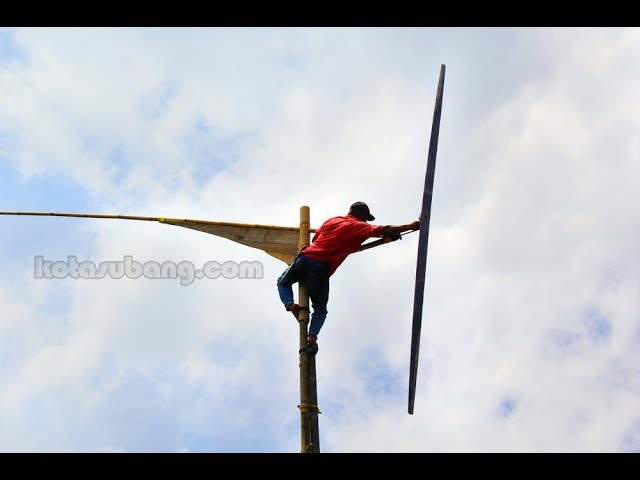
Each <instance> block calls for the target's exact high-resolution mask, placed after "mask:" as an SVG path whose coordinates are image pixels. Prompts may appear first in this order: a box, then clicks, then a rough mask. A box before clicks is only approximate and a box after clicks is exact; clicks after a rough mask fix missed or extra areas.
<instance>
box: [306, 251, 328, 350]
mask: <svg viewBox="0 0 640 480" xmlns="http://www.w3.org/2000/svg"><path fill="white" fill-rule="evenodd" d="M307 281H308V284H309V297H310V298H311V306H312V308H313V315H312V316H311V324H310V325H309V336H308V338H307V339H308V342H309V345H312V346H315V345H316V339H317V338H318V334H319V333H320V329H321V328H322V325H324V321H325V319H326V318H327V313H328V312H327V303H328V301H329V265H327V264H326V263H323V262H315V261H314V262H313V263H312V264H310V265H309V273H308V275H307Z"/></svg>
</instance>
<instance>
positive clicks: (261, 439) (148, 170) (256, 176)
mask: <svg viewBox="0 0 640 480" xmlns="http://www.w3.org/2000/svg"><path fill="white" fill-rule="evenodd" d="M639 59H640V29H638V28H577V27H574V28H534V27H528V28H506V27H501V28H471V27H464V28H463V27H457V28H435V27H432V28H324V27H322V28H321V27H316V28H293V27H292V28H186V27H183V28H159V27H156V28H133V27H122V28H106V27H105V28H1V29H0V92H2V95H0V210H1V211H36V212H38V211H39V212H79V213H98V214H123V215H140V216H166V217H179V218H194V219H204V220H214V221H228V222H239V223H256V224H266V225H283V226H294V227H295V226H298V224H299V209H300V207H301V206H303V205H306V206H309V207H310V212H311V226H312V227H314V228H317V227H319V226H320V225H321V224H322V222H323V221H324V220H326V219H327V218H329V217H332V216H335V215H344V214H346V213H347V211H348V207H349V205H350V204H351V203H353V202H355V201H365V202H367V203H368V204H369V206H370V208H371V211H372V213H373V214H374V215H375V216H376V220H375V222H372V223H374V224H379V225H397V224H404V223H410V222H412V221H413V220H415V219H417V218H418V217H419V215H420V206H421V201H422V193H423V186H424V178H425V172H426V161H427V152H428V146H429V137H430V132H431V125H432V120H433V111H434V105H435V96H436V88H437V82H438V77H439V72H440V67H441V65H446V77H445V82H444V93H443V106H442V117H441V124H440V136H439V143H438V152H437V164H436V170H435V183H434V190H433V203H432V211H431V221H430V235H429V248H428V258H427V270H426V284H425V295H424V310H423V317H422V334H421V343H420V362H419V368H418V378H417V390H416V397H415V410H414V414H413V415H409V414H408V413H407V398H408V378H409V356H410V341H411V322H412V311H413V294H414V281H415V269H416V254H417V240H418V234H415V233H414V234H408V235H406V236H405V237H403V239H402V241H397V242H393V243H390V244H387V245H384V246H381V247H379V248H374V249H370V250H367V251H365V252H360V253H356V254H353V255H351V256H350V257H349V258H347V260H346V261H345V263H343V264H342V266H340V268H339V269H338V271H337V272H336V273H335V275H334V276H333V277H331V291H330V298H329V305H328V311H329V314H328V316H327V320H326V323H325V324H324V327H323V329H322V331H321V333H320V335H319V337H318V344H319V352H318V354H317V357H316V367H317V382H318V383H317V385H318V405H319V407H320V411H321V414H320V415H319V435H320V450H321V452H328V453H350V452H380V453H391V452H456V453H457V452H534V453H537V452H640V295H639V292H640V254H639V253H638V245H640V189H639V188H638V179H639V178H640V110H639V109H638V108H637V106H638V105H639V104H640V61H639ZM0 232H1V236H0V238H1V240H0V261H1V262H2V269H0V311H1V312H2V315H0V338H2V342H0V382H1V383H2V385H3V388H2V389H0V425H2V427H1V428H0V451H4V452H214V453H227V452H233V453H262V452H265V453H296V452H299V451H300V442H301V441H300V413H299V410H298V405H299V403H300V391H299V369H298V324H297V323H296V321H295V319H294V318H293V317H292V316H291V314H290V313H288V312H286V311H285V310H284V308H283V305H282V304H281V303H280V300H279V298H278V294H277V289H276V280H277V278H278V276H279V275H280V273H282V271H283V270H284V268H285V267H286V265H285V264H284V263H283V262H281V261H279V260H277V259H275V258H273V257H271V256H269V255H267V254H265V253H264V252H262V251H260V250H257V249H253V248H249V247H246V246H243V245H240V244H236V243H234V242H231V241H229V240H226V239H223V238H219V237H215V236H212V235H208V234H206V233H202V232H198V231H193V230H189V229H186V228H180V227H176V226H170V225H163V224H160V223H155V222H137V221H127V220H110V219H86V218H61V217H27V216H0ZM69 257H74V258H75V259H77V261H78V262H93V264H96V265H97V264H100V263H101V262H120V261H124V258H125V257H129V258H130V259H133V260H135V261H138V262H140V263H141V264H145V263H146V262H158V263H162V262H166V261H168V262H174V263H175V264H178V263H180V262H190V263H191V264H193V265H194V266H195V267H196V268H201V267H202V266H203V265H205V264H206V263H207V262H210V261H216V262H218V263H219V264H223V263H224V262H235V263H238V264H240V263H241V262H245V261H246V262H259V264H260V265H261V267H262V276H261V278H238V277H235V278H226V277H219V278H215V279H213V278H202V279H196V280H194V281H193V282H191V283H189V284H188V285H183V284H181V282H180V279H178V278H163V279H159V278H151V276H149V277H147V276H142V277H139V278H128V277H126V276H125V277H122V278H111V277H105V278H101V279H98V278H72V277H71V276H64V275H59V277H60V278H57V277H54V278H45V277H43V275H38V274H37V273H38V272H37V262H38V260H37V259H38V258H40V260H41V261H43V262H44V261H47V262H50V263H49V265H51V264H52V263H53V262H63V263H64V262H67V264H68V262H69ZM58 265H59V264H58ZM295 291H296V298H297V289H296V290H295Z"/></svg>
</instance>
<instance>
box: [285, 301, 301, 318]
mask: <svg viewBox="0 0 640 480" xmlns="http://www.w3.org/2000/svg"><path fill="white" fill-rule="evenodd" d="M287 310H289V311H290V312H291V313H293V316H294V317H296V320H298V313H300V305H298V304H297V303H292V304H291V305H289V306H288V307H287Z"/></svg>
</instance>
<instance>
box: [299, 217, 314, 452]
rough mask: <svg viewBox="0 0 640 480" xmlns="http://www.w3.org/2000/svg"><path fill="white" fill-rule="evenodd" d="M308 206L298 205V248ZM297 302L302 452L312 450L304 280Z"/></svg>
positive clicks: (305, 240) (304, 237)
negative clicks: (298, 309) (298, 311)
mask: <svg viewBox="0 0 640 480" xmlns="http://www.w3.org/2000/svg"><path fill="white" fill-rule="evenodd" d="M309 219H310V214H309V207H307V206H302V207H300V237H299V240H298V250H299V249H300V248H302V246H303V245H309V225H310V221H309ZM298 288H299V290H298V304H299V305H300V313H299V315H298V322H299V324H300V350H299V352H300V354H299V355H300V405H299V406H298V407H299V408H300V442H301V448H302V450H301V451H302V453H311V452H312V450H313V445H312V443H313V442H312V439H311V421H310V414H309V405H311V398H310V389H309V354H308V353H307V351H306V349H307V329H308V328H307V327H308V326H309V292H308V290H307V285H306V283H305V282H303V281H300V282H299V283H298Z"/></svg>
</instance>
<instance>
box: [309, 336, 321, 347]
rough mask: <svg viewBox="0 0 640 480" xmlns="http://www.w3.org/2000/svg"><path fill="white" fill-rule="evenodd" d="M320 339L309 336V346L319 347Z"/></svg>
mask: <svg viewBox="0 0 640 480" xmlns="http://www.w3.org/2000/svg"><path fill="white" fill-rule="evenodd" d="M317 340H318V337H316V336H315V335H307V344H308V345H309V346H310V347H317V346H318V342H317Z"/></svg>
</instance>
